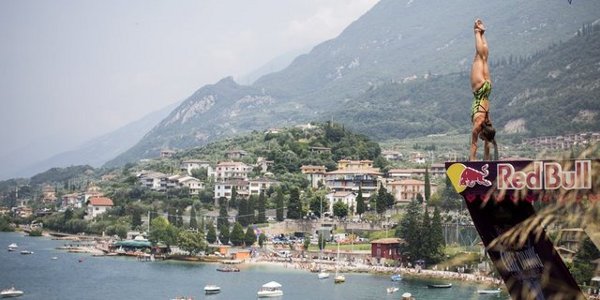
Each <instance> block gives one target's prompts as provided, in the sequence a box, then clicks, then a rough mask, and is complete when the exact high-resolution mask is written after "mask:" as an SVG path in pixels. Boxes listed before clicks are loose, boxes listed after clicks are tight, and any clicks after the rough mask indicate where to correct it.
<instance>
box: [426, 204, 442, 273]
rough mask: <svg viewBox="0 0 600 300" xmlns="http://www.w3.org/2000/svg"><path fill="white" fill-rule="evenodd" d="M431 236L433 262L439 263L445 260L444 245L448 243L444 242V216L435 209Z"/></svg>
mask: <svg viewBox="0 0 600 300" xmlns="http://www.w3.org/2000/svg"><path fill="white" fill-rule="evenodd" d="M429 234H430V235H431V250H432V255H431V259H432V262H439V261H440V260H442V259H443V258H444V253H443V249H444V245H445V244H446V242H445V241H444V228H443V227H442V216H441V215H440V210H439V209H438V208H437V207H435V208H434V209H433V218H432V219H431V231H430V232H429Z"/></svg>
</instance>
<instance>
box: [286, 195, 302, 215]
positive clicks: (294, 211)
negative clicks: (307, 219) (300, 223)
mask: <svg viewBox="0 0 600 300" xmlns="http://www.w3.org/2000/svg"><path fill="white" fill-rule="evenodd" d="M287 218H288V219H295V220H297V219H300V218H302V205H301V203H300V192H299V191H298V188H293V189H292V190H291V191H290V201H289V205H288V211H287Z"/></svg>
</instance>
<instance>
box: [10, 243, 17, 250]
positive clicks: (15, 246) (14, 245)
mask: <svg viewBox="0 0 600 300" xmlns="http://www.w3.org/2000/svg"><path fill="white" fill-rule="evenodd" d="M17 248H19V246H17V244H15V243H12V244H10V245H8V251H16V250H17Z"/></svg>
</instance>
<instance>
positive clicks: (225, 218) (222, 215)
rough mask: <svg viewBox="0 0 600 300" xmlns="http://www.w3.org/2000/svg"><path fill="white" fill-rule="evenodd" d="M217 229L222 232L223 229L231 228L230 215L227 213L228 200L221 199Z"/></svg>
mask: <svg viewBox="0 0 600 300" xmlns="http://www.w3.org/2000/svg"><path fill="white" fill-rule="evenodd" d="M217 227H218V228H219V230H221V227H228V228H229V214H228V213H227V198H225V197H221V198H219V218H218V219H217Z"/></svg>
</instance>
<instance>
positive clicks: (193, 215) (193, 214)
mask: <svg viewBox="0 0 600 300" xmlns="http://www.w3.org/2000/svg"><path fill="white" fill-rule="evenodd" d="M190 228H192V229H198V220H196V209H195V208H194V205H192V207H191V209H190Z"/></svg>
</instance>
